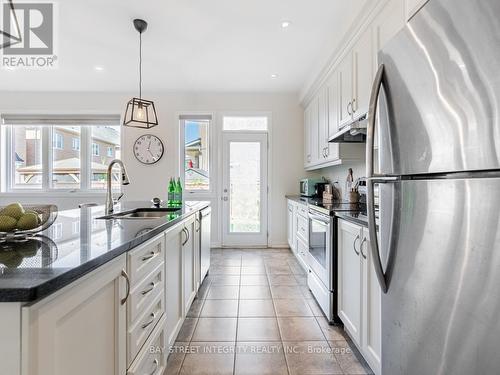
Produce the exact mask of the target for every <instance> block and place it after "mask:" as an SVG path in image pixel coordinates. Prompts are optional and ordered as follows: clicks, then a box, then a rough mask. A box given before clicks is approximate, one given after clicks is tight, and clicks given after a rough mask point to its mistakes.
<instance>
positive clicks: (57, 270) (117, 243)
mask: <svg viewBox="0 0 500 375" xmlns="http://www.w3.org/2000/svg"><path fill="white" fill-rule="evenodd" d="M209 205H210V203H209V202H203V201H196V202H195V201H190V202H186V203H185V204H184V205H183V208H182V209H181V210H179V211H178V212H175V213H170V214H168V215H167V216H165V217H162V218H155V219H148V220H103V219H98V218H99V217H101V216H104V206H96V207H89V208H82V209H75V210H67V211H60V212H59V214H58V216H57V219H56V221H55V222H54V224H52V226H51V227H50V228H48V229H47V230H45V231H44V232H42V233H41V235H42V236H40V237H38V239H33V240H29V241H27V242H17V243H5V242H4V243H0V302H34V301H37V300H40V299H42V298H44V297H46V296H48V295H50V294H51V293H54V292H55V291H57V290H59V289H61V288H63V287H64V286H66V285H68V284H70V283H72V282H73V281H75V280H77V279H78V278H80V277H82V276H83V275H85V274H87V273H89V272H91V271H93V270H95V269H96V268H98V267H100V266H101V265H103V264H105V263H107V262H109V261H110V260H112V259H114V258H116V257H117V256H119V255H121V254H123V253H125V252H127V251H129V250H131V249H133V248H134V247H136V246H137V245H140V244H141V243H143V242H145V241H147V240H149V239H150V238H152V237H154V236H156V235H157V234H159V233H161V232H163V231H165V230H166V229H168V228H169V227H171V226H173V225H175V224H176V223H178V222H180V221H182V220H183V219H185V218H186V217H188V216H190V215H192V214H194V213H195V212H197V211H199V210H202V209H203V208H206V207H208V206H209ZM141 207H151V203H150V202H122V203H120V204H118V205H116V206H115V213H117V212H120V211H128V210H131V209H135V208H141Z"/></svg>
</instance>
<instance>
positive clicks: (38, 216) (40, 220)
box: [26, 210, 42, 225]
mask: <svg viewBox="0 0 500 375" xmlns="http://www.w3.org/2000/svg"><path fill="white" fill-rule="evenodd" d="M26 213H27V214H28V213H32V214H35V215H36V217H37V219H38V225H40V224H42V218H41V217H40V214H39V213H38V212H36V211H32V210H26Z"/></svg>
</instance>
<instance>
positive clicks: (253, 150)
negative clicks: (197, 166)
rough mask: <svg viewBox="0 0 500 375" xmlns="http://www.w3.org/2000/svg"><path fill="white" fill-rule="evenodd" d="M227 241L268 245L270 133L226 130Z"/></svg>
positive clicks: (224, 234)
mask: <svg viewBox="0 0 500 375" xmlns="http://www.w3.org/2000/svg"><path fill="white" fill-rule="evenodd" d="M223 163H224V170H223V194H222V202H223V223H224V230H223V243H224V245H241V246H264V245H267V134H248V133H246V134H241V133H225V134H224V149H223Z"/></svg>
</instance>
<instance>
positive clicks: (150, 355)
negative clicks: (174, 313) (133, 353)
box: [127, 317, 168, 375]
mask: <svg viewBox="0 0 500 375" xmlns="http://www.w3.org/2000/svg"><path fill="white" fill-rule="evenodd" d="M158 326H159V329H157V330H156V331H155V333H154V334H152V335H151V336H150V337H149V340H148V341H147V342H146V344H145V345H144V347H145V350H143V351H142V353H141V354H139V355H138V356H137V359H136V360H135V362H134V364H133V365H132V366H130V368H129V369H128V371H127V375H163V373H164V372H165V369H166V367H167V354H168V351H166V350H165V347H166V336H167V335H166V328H165V317H163V318H162V320H160V321H159V322H158Z"/></svg>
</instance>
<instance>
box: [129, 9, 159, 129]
mask: <svg viewBox="0 0 500 375" xmlns="http://www.w3.org/2000/svg"><path fill="white" fill-rule="evenodd" d="M134 27H135V29H136V30H137V31H138V32H139V97H138V98H132V99H130V100H129V101H128V103H127V108H126V109H125V116H124V117H123V125H125V126H131V127H135V128H144V129H149V128H152V127H153V126H156V125H158V117H157V115H156V108H155V103H154V102H153V101H151V100H146V99H143V98H142V33H143V32H144V31H146V29H147V27H148V23H147V22H146V21H144V20H140V19H135V20H134Z"/></svg>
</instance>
